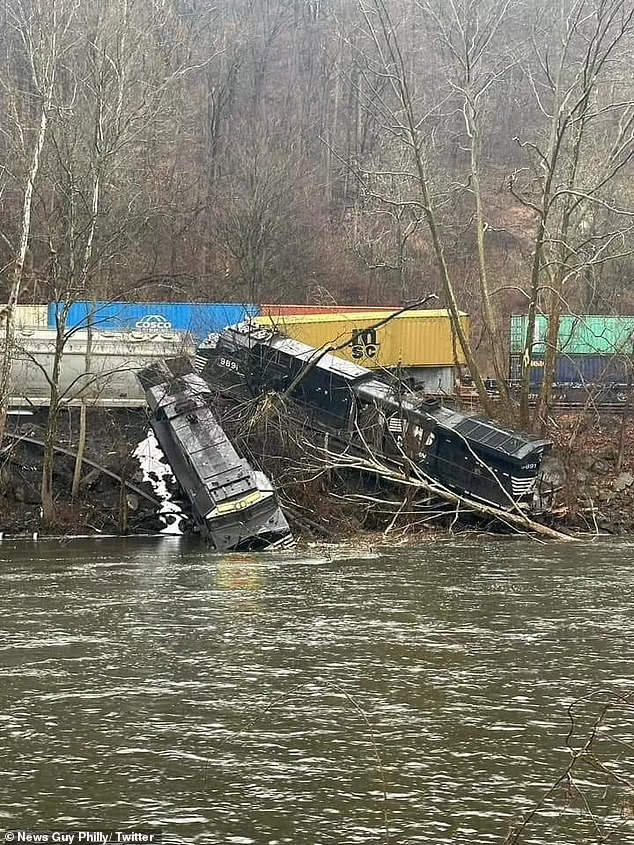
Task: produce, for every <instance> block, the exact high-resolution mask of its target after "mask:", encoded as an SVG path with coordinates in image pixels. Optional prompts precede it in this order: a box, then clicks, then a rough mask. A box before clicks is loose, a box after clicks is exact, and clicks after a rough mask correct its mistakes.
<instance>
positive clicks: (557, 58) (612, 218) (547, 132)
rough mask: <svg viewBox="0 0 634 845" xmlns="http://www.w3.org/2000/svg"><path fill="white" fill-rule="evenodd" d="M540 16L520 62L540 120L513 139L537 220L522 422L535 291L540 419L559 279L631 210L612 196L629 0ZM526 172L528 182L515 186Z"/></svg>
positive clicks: (608, 240)
mask: <svg viewBox="0 0 634 845" xmlns="http://www.w3.org/2000/svg"><path fill="white" fill-rule="evenodd" d="M545 11H546V10H544V12H545ZM545 20H546V26H545V27H543V28H542V27H540V28H536V29H535V32H534V34H533V45H534V57H535V61H534V62H532V63H530V64H527V65H526V67H525V72H526V75H527V78H528V79H529V81H530V85H531V90H532V92H533V95H534V97H535V101H536V103H537V105H538V108H539V111H540V113H541V115H542V118H543V119H544V120H543V127H544V129H543V131H541V132H537V133H534V134H533V136H532V138H529V137H526V138H521V139H520V145H521V146H522V148H523V149H524V150H525V151H526V152H527V154H528V155H529V157H530V164H531V169H530V170H528V174H529V175H528V176H526V175H525V173H526V171H525V172H524V173H520V172H517V173H515V174H514V175H513V176H512V177H511V190H512V191H513V193H514V195H515V196H516V197H517V199H519V201H520V202H522V203H523V204H524V205H525V206H526V207H528V208H530V209H531V210H532V211H533V212H534V213H535V216H536V220H537V228H536V234H535V239H534V248H533V260H532V268H531V274H530V287H529V291H528V320H527V328H526V338H525V344H524V355H523V364H524V366H523V374H522V383H521V390H520V420H521V422H522V423H523V424H524V425H528V423H529V392H530V362H531V360H532V351H533V344H534V335H535V320H536V315H537V312H538V309H539V307H540V303H541V302H542V301H543V300H542V292H544V293H545V294H546V301H547V305H546V306H545V309H544V310H545V312H546V313H547V314H548V317H549V326H548V337H547V344H546V356H545V361H544V376H543V387H542V391H541V395H540V399H539V404H538V408H537V412H536V418H537V422H541V424H542V425H543V424H544V423H545V420H546V417H547V413H548V406H549V404H550V397H551V392H552V383H553V380H554V375H555V362H556V356H557V352H558V335H559V318H560V314H561V313H562V308H563V307H565V305H566V302H567V293H566V286H567V284H568V283H569V282H570V281H571V280H575V279H579V278H580V277H582V274H583V273H584V272H587V271H588V269H589V268H596V267H598V266H599V265H601V264H603V263H605V262H609V261H613V260H614V259H615V258H616V257H617V256H618V254H619V253H620V254H623V252H624V249H623V244H624V241H625V240H626V239H627V237H626V236H627V233H629V230H630V228H631V216H632V213H633V212H632V209H631V207H630V206H629V205H627V204H626V205H623V206H622V205H620V203H618V202H617V203H614V202H613V200H612V197H613V196H614V192H615V190H617V188H616V185H615V182H617V180H618V179H619V178H620V177H621V176H622V174H623V170H624V168H625V167H626V165H627V164H628V162H629V161H630V160H631V158H632V156H633V155H634V141H633V136H632V127H633V125H634V99H633V96H634V92H632V91H631V83H630V81H629V80H627V82H626V83H625V84H623V83H624V82H625V80H623V81H619V79H618V77H619V75H620V64H621V62H623V61H624V60H626V57H627V54H628V51H629V49H630V46H629V42H628V39H629V36H630V35H631V33H632V31H633V24H634V7H633V6H632V4H631V3H624V2H622V0H572V2H567V3H562V4H560V5H559V7H558V10H557V16H556V18H555V20H553V19H551V18H549V17H546V18H545ZM547 27H549V28H550V32H549V31H548V28H547ZM599 138H600V139H601V146H600V147H599V145H598V143H597V141H598V139H599ZM599 149H601V150H602V153H599ZM523 176H524V178H525V180H526V179H527V180H528V182H529V184H527V185H526V186H525V188H524V190H523V191H518V190H517V186H518V183H519V181H520V180H521V179H522V177H523ZM531 189H532V190H531ZM597 212H608V215H609V225H608V226H607V227H606V226H599V225H598V222H599V221H598V219H597V217H598V215H597ZM624 220H625V223H623V221H624ZM625 251H630V250H625Z"/></svg>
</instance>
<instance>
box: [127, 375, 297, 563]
mask: <svg viewBox="0 0 634 845" xmlns="http://www.w3.org/2000/svg"><path fill="white" fill-rule="evenodd" d="M187 370H188V365H187V362H186V361H183V360H182V359H172V360H168V361H164V362H160V363H157V364H154V365H152V366H150V367H148V368H147V369H145V370H141V371H140V372H139V373H138V378H139V380H140V382H141V384H142V385H143V389H144V390H145V395H146V398H147V402H148V405H149V408H150V411H151V417H150V423H151V425H152V428H153V430H154V433H155V434H156V437H157V440H158V442H159V444H160V446H161V449H162V450H163V452H164V453H165V457H166V458H167V460H168V461H169V464H170V466H171V467H172V470H173V472H174V476H175V477H176V479H177V481H178V483H179V484H180V486H181V488H182V490H183V492H184V493H185V494H186V496H187V498H188V499H189V502H190V504H191V508H192V513H193V515H194V518H195V520H196V522H197V524H198V527H199V530H200V531H201V533H202V534H203V535H204V536H205V537H206V539H207V540H208V541H209V542H210V543H211V544H212V545H213V547H214V548H215V549H216V550H218V551H227V550H233V551H246V550H249V551H262V550H265V549H273V548H279V547H287V546H291V545H292V544H293V537H292V534H291V532H290V528H289V526H288V522H287V521H286V517H285V516H284V514H283V513H282V511H281V509H280V506H279V504H278V502H277V498H276V495H275V492H274V490H273V487H272V485H271V482H270V481H269V479H268V478H267V477H266V476H265V475H264V473H262V472H258V471H257V470H254V469H253V468H252V467H251V465H250V464H249V463H248V462H247V461H246V460H245V459H244V458H241V457H240V456H239V455H238V453H237V452H236V450H235V449H234V447H233V445H232V444H231V442H230V441H229V438H228V437H227V435H226V434H225V432H224V431H223V429H222V428H221V426H220V423H219V422H218V420H217V419H216V417H215V415H214V414H213V412H212V410H211V407H210V404H211V403H210V400H211V391H210V390H209V386H208V385H207V384H206V383H205V381H204V380H203V379H202V378H201V377H200V376H199V375H196V374H194V373H191V372H188V371H187Z"/></svg>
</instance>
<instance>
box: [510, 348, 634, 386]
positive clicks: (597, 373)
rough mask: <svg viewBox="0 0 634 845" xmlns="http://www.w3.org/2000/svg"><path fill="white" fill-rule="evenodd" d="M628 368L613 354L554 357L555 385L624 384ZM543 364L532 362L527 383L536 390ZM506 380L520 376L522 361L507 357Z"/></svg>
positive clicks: (541, 374) (514, 357) (626, 363)
mask: <svg viewBox="0 0 634 845" xmlns="http://www.w3.org/2000/svg"><path fill="white" fill-rule="evenodd" d="M630 367H631V365H630V364H629V362H628V361H626V360H625V359H623V358H619V357H616V356H614V355H558V356H557V362H556V365H555V384H606V385H607V384H627V382H628V369H630ZM543 374H544V362H543V361H542V360H536V359H533V362H532V366H531V375H530V383H531V386H532V387H539V386H540V385H541V383H542V381H543ZM510 377H511V379H512V380H519V379H520V378H521V377H522V359H521V357H520V356H519V355H517V356H516V355H513V356H512V357H511V366H510Z"/></svg>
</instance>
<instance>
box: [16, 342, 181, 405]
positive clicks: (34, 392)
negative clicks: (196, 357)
mask: <svg viewBox="0 0 634 845" xmlns="http://www.w3.org/2000/svg"><path fill="white" fill-rule="evenodd" d="M55 340H56V332H55V331H53V330H51V329H26V328H23V329H18V330H17V331H16V335H15V348H14V352H13V356H12V365H11V385H10V392H11V399H10V403H11V405H12V406H13V407H20V406H31V405H43V406H46V405H48V404H49V402H50V395H51V387H50V379H51V377H52V374H53V364H54V359H55ZM87 340H88V333H87V332H85V331H83V332H82V331H77V332H74V333H73V334H71V336H70V337H69V338H68V340H67V341H66V344H65V346H64V350H63V355H62V358H61V366H60V377H59V389H60V393H61V395H62V397H63V401H64V402H67V403H68V404H70V405H76V404H78V403H80V402H81V401H86V402H88V403H90V404H93V405H101V406H106V407H117V406H120V407H142V406H143V405H144V404H145V394H144V392H143V390H142V389H141V386H140V384H139V382H138V380H137V378H136V375H135V374H136V372H137V371H138V370H140V369H142V368H144V367H147V366H148V365H149V364H151V363H152V362H153V361H156V360H162V359H165V358H172V357H174V356H177V355H193V353H194V351H195V347H194V345H193V343H192V342H191V341H189V340H188V339H187V338H185V337H182V336H181V335H179V334H175V333H173V332H171V333H165V334H161V335H158V336H152V335H150V334H148V333H144V332H114V331H112V332H105V331H100V332H94V333H93V343H92V351H91V355H90V366H89V367H88V368H87V366H86V345H87Z"/></svg>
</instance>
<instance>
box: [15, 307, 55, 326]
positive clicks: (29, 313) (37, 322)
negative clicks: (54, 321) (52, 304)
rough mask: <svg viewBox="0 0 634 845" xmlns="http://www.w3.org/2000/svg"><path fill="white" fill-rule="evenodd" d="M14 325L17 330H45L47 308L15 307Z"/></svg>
mask: <svg viewBox="0 0 634 845" xmlns="http://www.w3.org/2000/svg"><path fill="white" fill-rule="evenodd" d="M15 325H16V327H17V328H19V329H23V328H24V329H26V328H29V329H45V328H46V327H47V325H48V306H47V305H16V306H15Z"/></svg>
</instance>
